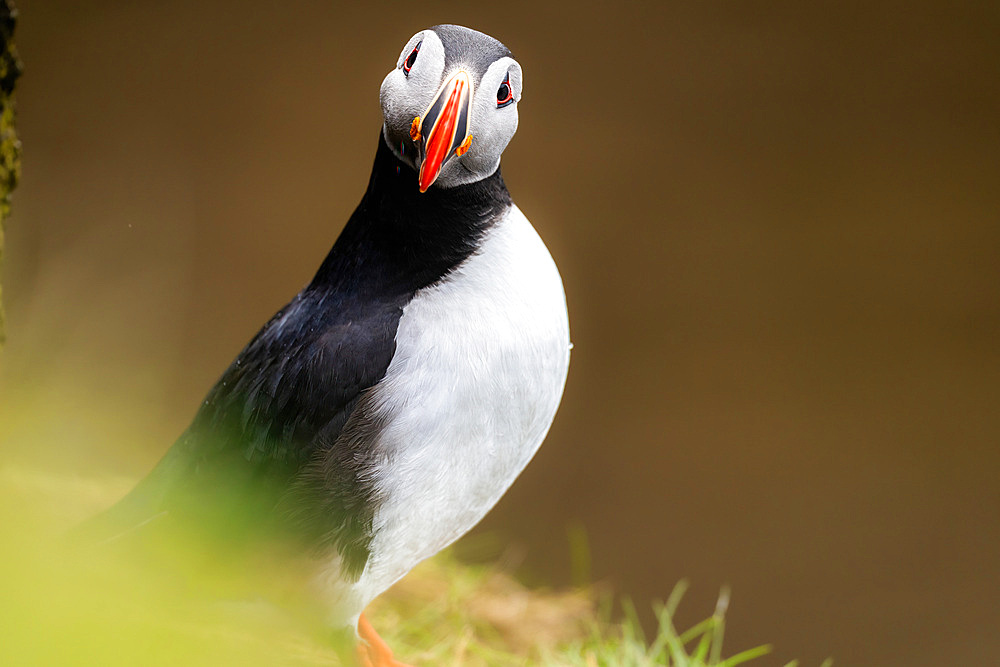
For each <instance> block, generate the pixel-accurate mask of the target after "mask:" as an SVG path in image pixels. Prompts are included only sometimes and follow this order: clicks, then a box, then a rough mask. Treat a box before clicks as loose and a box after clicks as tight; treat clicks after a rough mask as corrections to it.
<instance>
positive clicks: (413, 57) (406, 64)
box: [403, 40, 424, 76]
mask: <svg viewBox="0 0 1000 667" xmlns="http://www.w3.org/2000/svg"><path fill="white" fill-rule="evenodd" d="M423 43H424V42H423V40H421V41H419V42H417V45H416V46H414V47H413V50H412V51H410V55H408V56H406V60H404V61H403V74H405V75H406V76H410V70H411V69H412V68H413V63H415V62H417V53H419V52H420V45H421V44H423Z"/></svg>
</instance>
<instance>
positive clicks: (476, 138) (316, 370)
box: [97, 25, 572, 666]
mask: <svg viewBox="0 0 1000 667" xmlns="http://www.w3.org/2000/svg"><path fill="white" fill-rule="evenodd" d="M521 92H522V73H521V66H520V64H519V63H518V62H517V61H516V60H515V59H514V58H513V57H512V55H511V52H510V50H509V49H508V48H507V47H506V46H504V45H503V44H502V43H501V42H500V41H498V40H496V39H494V38H493V37H490V36H489V35H486V34H484V33H482V32H478V31H476V30H472V29H469V28H465V27H461V26H457V25H437V26H434V27H432V28H429V29H426V30H422V31H420V32H418V33H417V34H415V35H413V36H412V37H411V38H410V39H409V41H408V42H406V45H405V46H404V47H403V49H402V50H401V51H400V54H399V57H398V58H397V60H396V66H395V67H394V68H393V69H392V71H390V72H389V74H388V75H387V76H386V77H385V79H384V80H383V81H382V85H381V89H380V101H381V106H382V114H383V125H382V127H381V129H380V131H379V136H378V146H377V148H376V151H375V161H374V165H373V167H372V171H371V177H370V179H369V181H368V187H367V190H366V191H365V193H364V196H363V197H362V198H361V202H360V204H358V206H357V209H356V210H355V211H354V213H353V214H352V215H351V216H350V218H349V220H348V221H347V224H346V225H345V226H344V228H343V230H342V231H341V233H340V235H339V237H338V238H337V239H336V241H335V242H334V244H333V247H332V249H331V250H330V251H329V253H328V254H327V256H326V258H325V259H324V260H323V262H322V264H321V265H320V266H319V269H318V270H317V271H316V274H315V276H314V277H313V279H312V281H311V282H309V284H308V285H306V287H305V288H304V289H303V290H302V291H300V292H299V293H298V294H297V295H295V297H294V298H293V299H292V300H291V301H290V302H289V303H288V304H287V305H286V306H284V307H283V308H281V309H280V310H279V311H278V312H277V313H276V314H275V315H274V316H273V317H272V318H271V319H270V321H268V322H267V323H266V324H265V325H264V326H263V328H261V329H260V331H259V332H257V334H256V335H255V336H254V337H253V338H252V340H250V342H249V343H248V344H247V345H246V347H244V348H243V350H242V351H241V352H240V353H239V355H238V356H237V357H236V359H235V360H234V361H233V362H232V364H231V365H230V366H229V367H228V368H227V369H226V370H225V372H224V373H223V374H222V376H221V378H220V379H219V380H218V382H217V383H216V384H215V385H214V386H213V387H212V389H211V390H210V391H209V392H208V395H207V396H206V397H205V399H204V401H203V403H202V404H201V405H200V407H199V409H198V411H197V413H196V414H195V416H194V418H193V420H192V422H191V424H190V426H189V427H188V428H187V430H185V431H184V432H183V434H182V435H181V436H180V437H179V438H178V439H177V441H176V442H175V443H174V445H173V446H172V447H171V448H170V449H169V450H168V451H167V453H166V454H165V455H164V456H163V458H162V459H161V460H160V462H159V463H158V464H157V465H156V466H155V467H154V468H153V470H152V471H151V472H150V473H149V474H148V476H146V477H145V478H144V479H143V480H142V481H140V482H139V483H138V485H137V486H136V487H135V488H134V489H133V490H132V491H131V492H130V493H129V494H127V495H126V496H125V497H124V498H123V499H122V500H121V501H119V502H118V503H117V504H115V505H114V506H112V507H111V508H110V509H109V510H107V511H106V512H105V513H104V514H103V515H101V516H100V517H99V519H100V521H99V522H97V523H99V524H102V525H103V526H105V528H104V535H105V537H109V536H117V535H120V534H125V533H130V532H136V531H138V532H143V531H146V530H149V529H150V527H152V526H155V525H157V524H164V523H171V524H173V525H176V526H183V527H185V529H188V530H190V531H192V532H194V533H199V534H204V535H205V536H206V537H208V538H210V539H211V541H212V542H213V543H214V544H216V545H218V544H224V545H226V548H230V549H235V548H236V546H235V545H238V546H239V548H244V549H252V548H254V545H258V544H260V543H261V541H262V540H265V539H266V540H275V539H280V540H284V541H285V543H286V544H291V545H294V546H295V549H298V550H301V551H300V553H302V554H307V556H308V562H309V563H310V567H311V568H312V569H311V570H310V572H311V574H310V577H309V581H310V586H312V587H313V588H314V590H315V592H316V594H317V596H318V598H319V599H321V600H322V608H323V610H324V613H325V614H326V616H325V618H324V619H323V620H324V622H325V623H327V624H329V626H330V627H332V628H334V629H336V628H344V629H347V631H348V632H352V633H353V637H352V640H353V642H354V643H355V646H356V650H357V652H358V655H359V656H360V661H361V663H362V664H365V665H375V666H378V665H396V664H402V663H398V662H396V660H395V658H394V657H393V656H392V652H391V650H390V649H389V648H388V646H386V645H385V643H384V642H383V641H382V640H381V639H380V638H379V637H378V635H377V634H376V633H375V631H374V630H373V629H372V627H371V625H370V624H369V623H368V622H367V620H366V619H365V618H364V616H363V612H364V609H365V608H366V607H367V606H368V604H369V603H370V602H371V601H372V600H373V599H374V598H375V597H376V596H378V595H379V594H381V593H382V592H383V591H385V590H386V589H388V588H389V587H390V586H391V585H392V584H393V583H395V582H396V581H398V580H399V579H400V578H401V577H403V576H404V575H405V574H406V573H407V572H409V571H410V570H411V569H412V568H413V567H414V566H415V565H417V564H418V563H419V562H421V561H422V560H424V559H426V558H428V557H429V556H432V555H433V554H435V553H437V552H438V551H440V550H441V549H443V548H444V547H446V546H448V545H449V544H451V543H452V542H454V541H455V540H456V539H457V538H459V537H460V536H461V535H463V534H464V533H466V532H467V531H468V530H469V529H471V528H472V527H473V526H474V525H475V524H477V523H478V522H479V521H480V519H482V518H483V516H484V515H485V514H486V513H487V512H488V511H489V510H490V508H492V507H493V505H494V504H495V503H496V502H497V501H498V500H499V499H500V497H501V496H502V495H503V494H504V492H505V491H506V490H507V489H508V488H509V487H510V486H511V484H512V483H513V482H514V479H515V478H516V477H517V476H518V475H519V474H520V472H521V471H522V470H523V469H524V467H525V466H526V465H527V464H528V462H529V461H530V460H531V458H532V456H533V455H534V454H535V452H536V451H537V449H538V448H539V446H540V445H541V443H542V440H543V439H544V438H545V435H546V433H547V431H548V430H549V427H550V425H551V424H552V420H553V418H554V416H555V414H556V410H557V408H558V406H559V403H560V400H561V397H562V393H563V387H564V385H565V382H566V376H567V371H568V367H569V360H570V349H571V347H572V346H571V343H570V334H569V320H568V315H567V308H566V297H565V294H564V290H563V284H562V280H561V278H560V275H559V271H558V270H557V268H556V265H555V263H554V261H553V259H552V257H551V256H550V254H549V252H548V250H547V249H546V246H545V244H544V243H543V242H542V240H541V238H540V237H539V235H538V233H537V232H536V231H535V229H534V228H533V227H532V225H531V223H530V222H529V221H528V219H527V218H526V217H525V215H524V214H523V213H522V212H521V210H520V209H519V208H518V207H517V206H516V205H515V204H514V202H513V201H512V199H511V195H510V193H509V191H508V189H507V186H506V185H505V184H504V180H503V177H502V175H501V172H500V157H501V154H502V153H503V150H504V148H505V147H506V146H507V144H508V142H509V141H510V140H511V138H512V137H513V136H514V133H515V131H516V130H517V124H518V105H519V103H520V100H521Z"/></svg>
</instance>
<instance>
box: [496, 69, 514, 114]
mask: <svg viewBox="0 0 1000 667" xmlns="http://www.w3.org/2000/svg"><path fill="white" fill-rule="evenodd" d="M513 101H514V89H513V88H511V85H510V72H508V73H507V75H506V76H505V77H504V78H503V83H501V84H500V87H499V88H498V89H497V109H502V108H503V107H505V106H507V105H508V104H511V103H512V102H513Z"/></svg>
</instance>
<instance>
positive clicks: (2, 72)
mask: <svg viewBox="0 0 1000 667" xmlns="http://www.w3.org/2000/svg"><path fill="white" fill-rule="evenodd" d="M16 21H17V9H15V8H14V4H13V2H11V0H0V266H2V264H3V250H4V225H5V224H6V221H7V216H8V215H10V195H11V193H12V192H13V191H14V188H15V187H17V181H18V179H20V177H21V142H20V140H19V139H18V138H17V127H16V124H15V120H16V113H15V106H14V85H15V84H16V83H17V79H18V77H20V76H21V70H22V66H21V59H20V58H19V57H18V55H17V48H16V47H15V46H14V26H15V24H16ZM4 330H5V329H4V311H3V288H2V286H0V346H2V345H3V341H4Z"/></svg>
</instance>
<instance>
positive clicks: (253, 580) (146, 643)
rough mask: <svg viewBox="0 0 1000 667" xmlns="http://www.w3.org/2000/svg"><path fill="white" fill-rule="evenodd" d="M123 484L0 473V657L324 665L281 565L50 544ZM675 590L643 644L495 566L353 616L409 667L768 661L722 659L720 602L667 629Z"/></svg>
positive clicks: (395, 592)
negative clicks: (251, 566) (363, 616)
mask: <svg viewBox="0 0 1000 667" xmlns="http://www.w3.org/2000/svg"><path fill="white" fill-rule="evenodd" d="M130 484H131V480H123V479H104V480H92V479H80V478H69V477H61V478H60V477H54V476H51V475H47V474H44V473H39V472H37V471H33V470H30V469H24V468H11V467H6V468H2V467H0V526H2V527H0V540H2V542H0V600H2V601H3V603H2V605H0V664H3V665H109V666H110V665H137V664H142V665H250V666H252V665H329V664H338V655H337V652H336V651H335V650H334V644H333V642H332V641H331V639H330V636H329V632H328V631H327V630H326V629H325V628H324V627H323V626H322V624H321V623H320V622H319V620H318V619H320V618H321V613H320V611H319V609H318V608H317V606H316V604H315V602H314V601H311V600H310V599H309V598H307V597H304V596H303V595H301V591H302V589H303V586H302V581H301V577H300V576H299V572H298V571H297V568H296V567H295V564H294V563H288V562H285V561H282V562H280V563H278V562H270V563H267V564H266V565H263V566H261V568H259V569H258V570H256V571H255V572H253V573H251V574H250V575H249V576H248V573H247V572H246V571H244V570H240V571H238V572H234V571H232V570H231V569H230V568H228V567H226V565H225V564H224V563H223V564H220V563H218V562H211V561H208V560H205V559H202V558H199V557H197V556H192V554H191V553H189V552H187V550H185V549H183V547H180V546H178V547H177V549H176V552H172V553H168V554H166V560H167V561H169V562H168V563H164V562H163V561H164V554H158V557H157V560H155V562H154V560H152V559H147V558H144V557H136V554H134V553H127V554H126V553H118V552H110V551H107V550H104V551H89V552H87V551H85V552H75V551H74V552H69V551H67V550H66V549H65V548H64V547H62V546H60V545H62V544H63V542H61V541H60V537H59V536H60V534H61V532H62V531H63V530H65V528H66V527H68V526H70V525H73V524H74V523H75V522H77V521H79V520H81V519H83V518H85V517H86V516H88V515H90V514H92V513H93V512H95V511H96V510H97V509H99V508H101V507H103V506H106V505H107V504H109V503H110V502H111V501H112V500H114V499H115V498H117V497H119V496H120V495H122V494H123V493H124V492H125V491H126V490H127V489H128V488H129V486H130ZM165 565H166V567H165ZM683 592H684V586H683V584H681V585H678V587H677V588H676V589H675V590H674V594H673V595H672V596H671V597H670V599H669V600H668V601H667V602H666V603H664V604H663V605H662V606H661V607H660V608H659V609H658V610H657V611H658V617H659V619H660V627H659V632H658V634H657V636H656V637H653V638H650V639H649V640H647V639H646V638H644V637H643V635H642V632H641V629H640V627H639V623H638V621H637V620H636V618H637V617H636V613H635V610H634V609H632V608H631V606H630V605H628V604H627V603H626V604H625V605H624V609H625V614H624V620H620V621H612V620H611V618H612V614H611V609H610V607H611V605H610V604H609V603H608V602H607V598H606V597H605V598H602V596H601V595H599V594H598V593H596V592H595V591H593V590H591V589H586V590H583V589H581V590H568V591H538V590H528V589H527V588H525V587H524V586H522V585H521V584H519V583H518V582H517V581H515V580H514V579H513V578H512V577H511V576H509V575H508V574H507V573H505V572H504V571H503V570H502V569H500V568H498V567H486V566H469V565H463V564H461V563H459V562H457V561H456V560H455V559H454V558H453V557H452V556H451V555H450V554H448V553H445V554H442V555H440V556H438V557H436V558H434V559H432V560H430V561H428V562H426V563H424V564H422V565H421V566H420V567H419V568H418V569H417V570H415V571H414V572H413V573H411V574H410V575H409V576H408V577H406V578H405V579H404V580H402V581H401V582H400V583H399V584H397V585H396V586H395V587H394V588H393V589H392V590H391V591H390V592H388V593H387V594H385V595H384V596H382V597H381V598H380V599H379V600H377V601H376V602H375V603H374V604H373V605H372V607H371V608H370V609H369V612H368V615H369V618H370V619H371V621H372V623H373V625H374V626H375V627H376V628H377V629H378V630H379V632H380V633H381V634H382V636H383V637H384V638H385V639H386V641H388V642H389V644H390V645H391V646H393V647H394V649H395V651H396V653H397V655H398V656H399V657H400V658H401V659H404V660H406V661H408V662H412V663H413V664H416V665H490V666H493V665H496V666H506V665H580V666H581V667H594V666H600V665H608V666H617V665H636V666H638V665H674V666H690V667H700V666H702V665H718V666H720V667H723V666H725V667H729V666H732V665H737V664H740V663H743V662H747V661H750V660H753V659H754V658H756V657H758V656H761V655H763V654H765V653H767V651H768V647H766V646H761V647H759V648H755V649H751V650H749V651H745V652H743V653H741V654H739V655H735V656H731V657H729V658H723V652H722V639H723V633H724V615H725V608H726V604H727V595H726V594H725V593H723V595H722V596H721V597H720V600H719V604H718V606H717V609H716V611H715V613H714V614H712V615H711V616H710V617H709V618H707V619H706V620H705V621H703V622H701V623H699V624H697V625H696V626H695V627H693V628H691V629H689V630H686V631H684V632H678V631H677V630H676V629H675V628H674V626H673V623H672V621H671V618H672V615H673V612H674V610H675V609H676V607H677V605H678V604H679V603H680V600H681V597H682V595H683ZM602 599H603V600H604V602H603V603H602V602H601V600H602Z"/></svg>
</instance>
